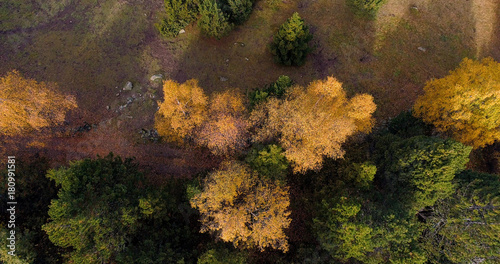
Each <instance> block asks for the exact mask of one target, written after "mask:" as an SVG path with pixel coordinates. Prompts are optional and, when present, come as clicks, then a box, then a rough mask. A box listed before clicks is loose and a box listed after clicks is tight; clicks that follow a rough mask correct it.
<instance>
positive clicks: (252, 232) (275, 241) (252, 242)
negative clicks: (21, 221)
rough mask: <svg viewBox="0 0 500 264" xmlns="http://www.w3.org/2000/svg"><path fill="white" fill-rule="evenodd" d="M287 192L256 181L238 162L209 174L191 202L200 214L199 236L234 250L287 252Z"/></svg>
mask: <svg viewBox="0 0 500 264" xmlns="http://www.w3.org/2000/svg"><path fill="white" fill-rule="evenodd" d="M289 205H290V200H289V195H288V188H286V187H281V186H280V185H277V184H275V183H274V182H272V181H269V180H265V179H259V177H258V175H257V174H256V173H255V172H253V171H251V169H250V168H249V167H248V166H246V165H243V164H240V163H238V162H226V163H224V164H222V168H221V169H220V170H218V171H215V172H212V173H211V174H209V175H208V178H207V179H206V180H205V182H204V186H203V190H202V191H201V192H200V193H198V194H196V195H195V196H194V197H193V198H192V199H191V206H192V207H193V208H196V209H198V210H199V211H200V214H201V223H202V229H201V232H211V233H214V234H216V235H217V236H218V237H219V238H220V239H222V240H223V241H226V242H232V243H233V244H234V245H235V246H244V247H257V248H259V249H260V250H261V251H264V249H265V248H268V247H270V248H273V249H277V250H282V251H284V252H286V251H288V241H287V237H286V235H285V232H284V229H286V228H287V227H288V226H289V225H290V222H291V219H290V218H289V216H290V212H289V211H288V210H287V209H288V206H289Z"/></svg>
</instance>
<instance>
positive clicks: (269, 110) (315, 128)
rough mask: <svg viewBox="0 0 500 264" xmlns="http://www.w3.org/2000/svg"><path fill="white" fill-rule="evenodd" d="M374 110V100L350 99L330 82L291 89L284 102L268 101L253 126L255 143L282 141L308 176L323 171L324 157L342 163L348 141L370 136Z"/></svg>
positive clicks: (363, 96) (258, 110) (253, 119)
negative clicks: (364, 134)
mask: <svg viewBox="0 0 500 264" xmlns="http://www.w3.org/2000/svg"><path fill="white" fill-rule="evenodd" d="M375 109H376V105H375V103H374V102H373V97H372V96H371V95H368V94H360V95H356V96H355V97H353V98H351V99H349V98H347V96H346V93H345V91H344V90H343V88H342V84H341V83H340V82H339V81H338V80H337V79H335V78H333V77H328V78H327V79H326V80H319V81H314V82H312V83H310V84H309V86H308V87H307V88H306V89H304V88H302V87H299V86H296V87H292V88H291V89H290V90H289V92H288V93H287V94H286V96H285V99H283V100H280V99H276V98H271V99H269V100H268V101H267V102H265V103H262V104H260V105H259V106H258V107H257V108H256V109H255V110H254V111H253V112H252V115H251V117H250V120H251V122H252V124H253V125H254V126H255V128H256V132H257V133H256V136H255V137H254V141H267V140H272V139H277V140H278V141H279V142H280V144H281V146H282V147H283V148H284V149H285V152H284V154H285V156H286V158H287V159H288V160H289V161H292V162H293V169H294V171H295V172H300V173H304V172H305V171H307V170H311V169H314V170H317V169H320V168H321V166H322V163H323V158H324V157H330V158H340V157H342V156H343V154H344V151H343V150H342V147H341V146H342V143H344V142H345V141H346V139H347V137H348V136H350V135H353V134H354V133H356V132H358V131H361V132H369V131H370V130H371V128H372V126H373V118H372V113H373V112H374V111H375Z"/></svg>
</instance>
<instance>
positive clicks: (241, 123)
mask: <svg viewBox="0 0 500 264" xmlns="http://www.w3.org/2000/svg"><path fill="white" fill-rule="evenodd" d="M241 98H242V96H241V95H239V94H236V95H235V94H234V93H233V92H230V91H226V92H223V93H219V94H215V95H213V96H212V98H211V100H210V106H209V110H208V118H207V119H206V121H205V122H204V124H203V125H202V127H201V129H200V131H199V133H198V135H197V141H198V143H199V144H200V145H205V146H207V147H208V148H209V149H210V150H211V151H212V153H214V154H216V155H227V154H230V153H234V152H235V151H237V150H239V149H241V148H243V147H245V146H246V140H247V137H248V135H247V134H248V133H247V131H248V122H247V120H246V119H245V118H246V116H245V106H244V105H243V101H242V99H241Z"/></svg>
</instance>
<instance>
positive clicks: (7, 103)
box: [0, 70, 77, 136]
mask: <svg viewBox="0 0 500 264" xmlns="http://www.w3.org/2000/svg"><path fill="white" fill-rule="evenodd" d="M57 88H58V87H57V85H56V84H55V83H45V82H37V81H35V80H33V79H29V78H24V77H23V76H22V75H21V74H20V73H19V72H18V71H16V70H13V71H11V72H9V73H7V75H5V76H3V77H2V78H0V134H3V135H7V136H14V135H22V134H26V133H29V132H32V131H36V130H39V129H41V128H43V127H50V126H55V125H58V124H60V123H62V122H63V121H64V119H65V117H66V113H67V112H68V111H69V110H71V109H74V108H76V107H77V104H76V99H75V98H74V97H73V96H70V95H64V94H62V93H60V92H59V91H57Z"/></svg>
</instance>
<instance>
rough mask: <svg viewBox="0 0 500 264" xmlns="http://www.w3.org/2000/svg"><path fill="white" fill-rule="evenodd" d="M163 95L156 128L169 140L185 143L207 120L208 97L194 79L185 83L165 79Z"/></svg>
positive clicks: (156, 118)
mask: <svg viewBox="0 0 500 264" xmlns="http://www.w3.org/2000/svg"><path fill="white" fill-rule="evenodd" d="M163 97H164V100H163V102H160V103H159V107H160V108H159V109H158V112H157V113H156V117H155V128H156V130H158V134H159V135H161V136H164V137H166V138H167V139H168V140H170V141H175V142H178V143H184V142H185V140H186V138H187V137H189V136H191V135H192V133H193V131H194V129H195V128H196V127H197V126H199V125H200V124H201V123H203V121H204V120H205V118H206V106H207V101H208V98H207V96H206V95H205V93H204V92H203V89H202V88H200V87H199V86H198V81H197V80H194V79H191V80H188V81H186V82H185V83H183V84H179V83H177V82H175V81H172V80H167V81H165V83H164V84H163Z"/></svg>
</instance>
